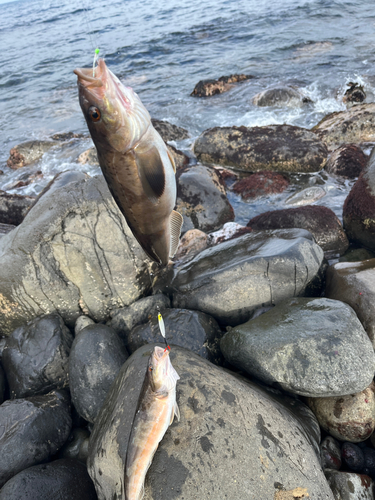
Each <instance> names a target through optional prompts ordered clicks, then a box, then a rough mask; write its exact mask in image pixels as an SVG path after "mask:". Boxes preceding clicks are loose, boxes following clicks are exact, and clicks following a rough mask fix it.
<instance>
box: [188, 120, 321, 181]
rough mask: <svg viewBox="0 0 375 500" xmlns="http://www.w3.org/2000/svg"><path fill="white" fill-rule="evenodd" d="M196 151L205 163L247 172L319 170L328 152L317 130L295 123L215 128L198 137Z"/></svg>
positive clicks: (195, 145)
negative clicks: (298, 125)
mask: <svg viewBox="0 0 375 500" xmlns="http://www.w3.org/2000/svg"><path fill="white" fill-rule="evenodd" d="M194 152H195V154H196V156H197V158H198V159H199V160H200V161H202V162H204V163H215V164H217V163H218V164H220V165H228V166H233V167H235V168H237V169H238V170H243V171H246V172H257V171H260V170H273V171H278V172H318V171H319V170H321V169H322V168H323V167H324V165H325V163H326V160H327V155H328V151H327V148H326V146H325V144H324V143H323V142H322V141H321V140H319V139H318V137H317V136H316V135H315V134H314V133H313V132H311V131H309V130H307V129H304V128H301V127H294V126H292V125H269V126H267V127H252V128H248V127H243V126H242V127H215V128H211V129H208V130H205V131H204V132H203V133H202V134H201V135H200V136H199V137H198V139H197V140H196V141H195V144H194Z"/></svg>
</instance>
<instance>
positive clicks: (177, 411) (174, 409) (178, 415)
mask: <svg viewBox="0 0 375 500" xmlns="http://www.w3.org/2000/svg"><path fill="white" fill-rule="evenodd" d="M175 416H176V418H177V420H178V422H179V421H180V410H179V408H178V405H177V402H175V404H174V407H173V412H172V417H171V421H170V423H169V425H171V423H172V422H173V419H174V417H175Z"/></svg>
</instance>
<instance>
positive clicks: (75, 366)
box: [69, 324, 128, 423]
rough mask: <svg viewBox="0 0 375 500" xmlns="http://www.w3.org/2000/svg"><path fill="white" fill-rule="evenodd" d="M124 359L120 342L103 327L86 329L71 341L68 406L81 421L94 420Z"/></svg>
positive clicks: (124, 350)
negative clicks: (69, 403)
mask: <svg viewBox="0 0 375 500" xmlns="http://www.w3.org/2000/svg"><path fill="white" fill-rule="evenodd" d="M127 358H128V352H127V350H126V348H125V345H124V343H123V341H122V340H121V339H120V338H119V336H118V335H117V333H116V332H115V331H114V330H113V329H112V328H110V327H109V326H107V325H101V324H95V325H89V326H86V328H84V329H83V330H82V331H81V332H80V333H79V335H78V336H77V337H76V338H75V339H74V342H73V345H72V349H71V352H70V357H69V377H70V393H71V396H72V403H73V404H74V406H75V408H76V410H77V412H78V413H79V414H80V415H81V416H82V417H83V418H84V419H86V420H88V421H89V422H92V423H93V422H94V421H95V418H96V415H97V414H98V412H99V410H100V408H101V406H102V404H103V403H104V400H105V398H106V396H107V392H108V389H109V388H110V386H111V384H112V382H113V381H114V380H115V378H116V376H117V373H118V371H119V370H120V368H121V366H122V365H123V364H124V363H125V361H126V359H127Z"/></svg>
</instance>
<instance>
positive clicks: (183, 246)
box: [174, 229, 209, 260]
mask: <svg viewBox="0 0 375 500" xmlns="http://www.w3.org/2000/svg"><path fill="white" fill-rule="evenodd" d="M208 241H209V237H208V235H207V234H206V233H205V232H204V231H201V230H200V229H189V231H186V233H185V234H184V235H183V237H182V238H181V239H180V244H179V246H178V249H177V252H176V255H175V257H174V258H175V260H181V259H184V258H185V257H192V256H193V255H196V254H197V253H199V252H201V251H202V250H204V249H205V248H207V246H208Z"/></svg>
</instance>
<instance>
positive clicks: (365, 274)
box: [326, 259, 375, 347]
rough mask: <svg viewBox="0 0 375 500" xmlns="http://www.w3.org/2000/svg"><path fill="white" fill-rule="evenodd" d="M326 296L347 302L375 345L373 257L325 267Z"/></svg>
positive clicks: (374, 275)
mask: <svg viewBox="0 0 375 500" xmlns="http://www.w3.org/2000/svg"><path fill="white" fill-rule="evenodd" d="M326 297H328V298H330V299H336V300H341V301H342V302H346V303H347V304H349V305H350V306H351V307H352V308H353V309H354V311H355V312H356V313H357V316H358V319H359V320H360V322H361V323H362V325H363V328H364V329H365V330H366V332H367V334H368V336H369V338H370V340H371V342H372V344H373V346H374V347H375V259H371V260H365V261H363V262H353V263H351V262H338V263H337V264H334V265H332V266H330V267H329V268H328V269H327V285H326Z"/></svg>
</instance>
